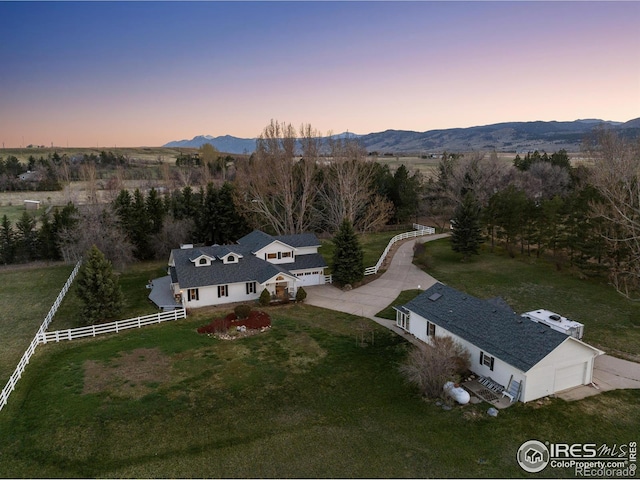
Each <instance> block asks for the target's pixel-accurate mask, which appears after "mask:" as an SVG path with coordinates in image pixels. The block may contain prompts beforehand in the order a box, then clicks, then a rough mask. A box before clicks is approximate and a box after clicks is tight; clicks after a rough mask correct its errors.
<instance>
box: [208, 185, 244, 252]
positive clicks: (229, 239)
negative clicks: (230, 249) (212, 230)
mask: <svg viewBox="0 0 640 480" xmlns="http://www.w3.org/2000/svg"><path fill="white" fill-rule="evenodd" d="M234 188H235V187H234V186H233V184H231V183H229V182H225V183H224V184H223V185H222V187H220V190H218V209H217V228H216V237H215V241H216V243H219V244H226V243H234V242H235V241H236V240H238V239H239V238H240V237H242V236H243V235H245V234H247V233H249V232H250V231H251V229H250V228H249V225H248V224H247V221H246V219H245V218H244V216H243V215H241V214H240V212H238V210H237V209H236V204H235V202H234V201H233V194H234Z"/></svg>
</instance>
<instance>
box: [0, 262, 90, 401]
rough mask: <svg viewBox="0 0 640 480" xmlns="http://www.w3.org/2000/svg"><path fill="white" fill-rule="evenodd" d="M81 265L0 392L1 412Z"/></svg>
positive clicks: (73, 273) (74, 271)
mask: <svg viewBox="0 0 640 480" xmlns="http://www.w3.org/2000/svg"><path fill="white" fill-rule="evenodd" d="M81 264H82V260H80V261H79V262H78V263H77V264H76V266H75V268H74V269H73V271H72V272H71V274H70V275H69V278H68V279H67V281H66V283H65V284H64V287H62V290H60V293H59V294H58V297H57V298H56V301H55V302H53V305H52V306H51V308H50V309H49V313H48V314H47V316H46V317H45V318H44V321H43V322H42V325H40V328H39V329H38V333H36V335H35V337H33V340H31V343H30V344H29V346H28V347H27V350H26V351H25V352H24V354H23V355H22V358H21V359H20V361H19V362H18V366H17V367H16V369H15V370H14V371H13V374H12V375H11V377H9V381H8V382H7V384H6V385H5V387H4V388H3V389H2V392H0V410H2V409H3V408H4V406H5V405H6V404H7V401H8V400H9V395H10V394H11V392H13V391H14V390H15V388H16V384H17V383H18V380H20V378H21V377H22V374H23V373H24V370H25V368H27V365H28V364H29V360H30V359H31V357H32V356H33V353H34V352H35V351H36V347H37V346H38V345H39V343H40V341H39V338H40V335H42V334H44V333H45V332H46V331H47V328H48V327H49V324H50V323H51V320H53V316H54V315H55V314H56V312H57V311H58V307H59V306H60V304H61V303H62V300H63V299H64V296H65V295H66V293H67V291H69V287H71V284H72V283H73V280H74V279H75V278H76V275H77V274H78V270H80V265H81Z"/></svg>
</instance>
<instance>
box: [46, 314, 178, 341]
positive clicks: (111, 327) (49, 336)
mask: <svg viewBox="0 0 640 480" xmlns="http://www.w3.org/2000/svg"><path fill="white" fill-rule="evenodd" d="M186 317H187V311H186V310H185V309H184V308H178V309H175V310H171V311H168V312H160V313H154V314H152V315H145V316H143V317H135V318H129V319H127V320H118V321H117V322H111V323H103V324H101V325H90V326H88V327H80V328H70V329H68V330H56V331H55V332H46V333H42V334H41V335H40V336H39V337H38V340H39V343H49V342H60V341H62V340H76V339H78V338H85V337H95V336H96V335H102V334H104V333H118V332H121V331H122V330H128V329H130V328H140V327H144V326H146V325H153V324H156V323H162V322H169V321H172V320H178V319H180V318H186Z"/></svg>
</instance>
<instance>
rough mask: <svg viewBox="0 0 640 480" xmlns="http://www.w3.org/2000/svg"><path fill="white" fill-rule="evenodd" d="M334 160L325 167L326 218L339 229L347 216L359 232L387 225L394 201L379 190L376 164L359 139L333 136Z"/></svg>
mask: <svg viewBox="0 0 640 480" xmlns="http://www.w3.org/2000/svg"><path fill="white" fill-rule="evenodd" d="M330 148H331V161H330V164H329V165H328V166H327V167H325V172H324V183H323V185H322V188H321V190H320V201H321V205H322V208H323V214H324V221H325V223H326V225H327V227H328V228H329V230H333V231H336V230H337V229H338V228H339V227H340V224H341V223H342V221H343V220H344V219H347V220H349V222H351V224H352V225H353V227H354V229H355V230H357V231H359V232H369V231H374V230H376V229H378V228H380V227H381V226H383V225H385V224H386V223H387V221H388V220H389V218H391V215H392V213H393V203H392V202H390V201H389V200H387V199H386V198H384V197H383V196H382V195H380V194H378V193H377V192H376V191H375V186H374V179H375V164H374V163H373V162H371V161H367V160H366V152H365V151H364V149H363V148H362V147H361V146H360V145H359V144H358V142H357V141H355V140H349V139H345V140H342V139H338V140H335V139H332V140H331V142H330Z"/></svg>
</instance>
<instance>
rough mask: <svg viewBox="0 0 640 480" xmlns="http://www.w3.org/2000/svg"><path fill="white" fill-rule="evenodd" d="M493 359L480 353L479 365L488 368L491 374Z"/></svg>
mask: <svg viewBox="0 0 640 480" xmlns="http://www.w3.org/2000/svg"><path fill="white" fill-rule="evenodd" d="M494 362H495V359H494V358H493V357H492V356H491V355H487V354H486V353H484V352H480V365H484V366H485V367H489V370H491V371H492V372H493V364H494Z"/></svg>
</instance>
